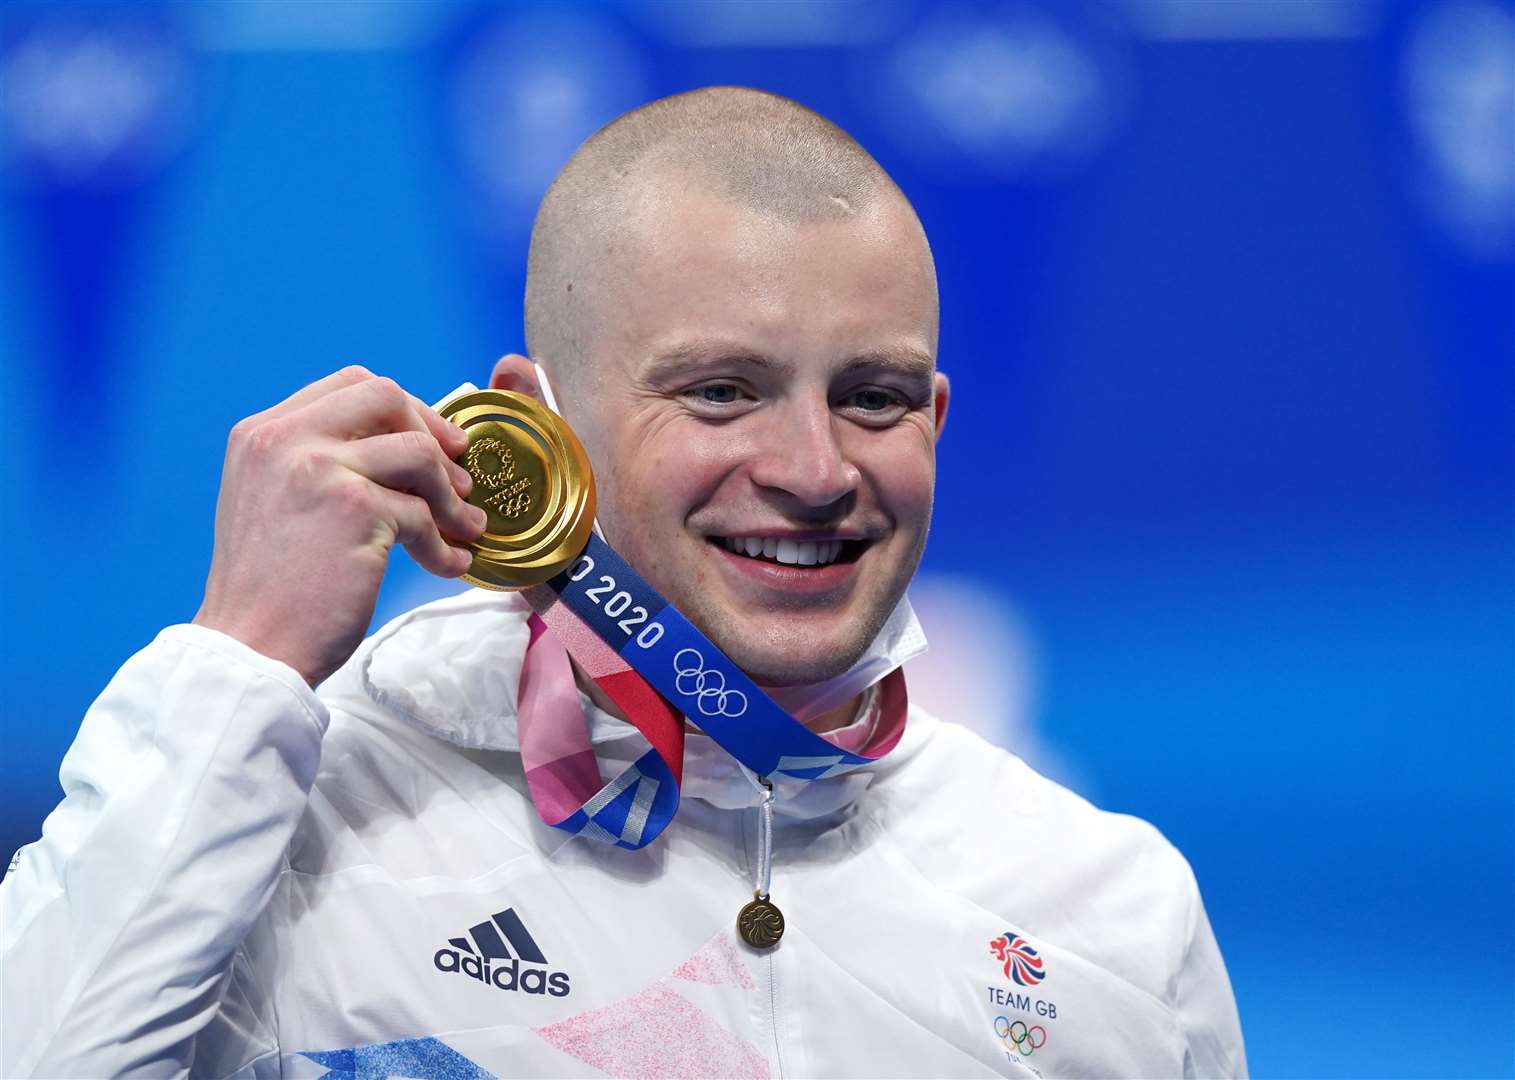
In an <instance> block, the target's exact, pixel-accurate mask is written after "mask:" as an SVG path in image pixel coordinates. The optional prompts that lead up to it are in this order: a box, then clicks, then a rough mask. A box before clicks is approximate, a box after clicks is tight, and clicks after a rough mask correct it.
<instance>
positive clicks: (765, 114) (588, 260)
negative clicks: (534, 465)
mask: <svg viewBox="0 0 1515 1080" xmlns="http://www.w3.org/2000/svg"><path fill="white" fill-rule="evenodd" d="M691 193H699V194H701V195H704V196H713V197H715V198H717V199H720V200H722V201H724V202H729V203H731V204H732V205H734V206H736V207H739V208H741V209H743V210H747V211H750V212H752V213H754V214H756V215H759V216H761V217H763V218H766V219H772V220H774V221H776V222H779V223H782V224H786V225H803V224H810V223H813V222H820V221H826V220H847V219H849V218H857V217H859V216H861V215H864V214H866V213H868V212H869V211H870V210H872V209H875V208H876V204H878V203H879V202H880V201H881V200H888V201H891V202H896V203H897V204H898V205H901V206H903V207H904V208H905V210H906V211H908V213H909V215H910V217H911V219H912V221H914V220H915V217H914V210H913V209H911V208H910V205H909V202H908V200H906V199H905V196H904V195H903V193H901V192H900V190H899V188H898V187H897V186H896V185H895V183H894V181H892V180H891V179H890V178H889V176H888V174H887V173H885V172H884V170H883V169H882V168H881V167H880V166H879V164H878V162H876V161H874V160H873V158H872V156H871V155H869V153H868V152H867V151H866V150H864V149H863V148H862V146H860V145H859V144H858V143H857V141H856V140H855V139H853V138H852V136H850V135H848V134H847V133H846V132H845V131H843V130H842V129H841V128H839V127H837V126H836V125H835V124H833V123H832V122H831V121H829V120H827V119H826V118H824V117H822V116H820V115H819V114H817V113H814V112H812V111H811V110H809V109H807V108H805V107H804V106H802V105H799V104H797V103H795V102H793V101H790V100H789V99H787V98H782V97H779V96H777V95H775V94H769V93H764V92H763V91H759V90H752V89H747V88H743V87H730V86H721V87H707V88H705V89H701V90H693V91H690V92H688V93H684V94H677V95H675V96H673V97H667V98H663V99H661V100H659V101H654V102H652V103H650V104H648V105H644V106H642V107H641V108H639V109H635V110H633V111H632V112H629V113H627V114H625V115H624V116H621V117H620V118H618V119H616V120H614V121H612V122H611V123H610V124H608V125H606V126H605V127H603V128H601V129H600V130H599V131H598V132H596V133H595V134H594V135H593V136H591V137H590V138H589V139H588V140H587V141H586V142H585V143H584V144H583V145H582V146H580V147H579V149H578V150H577V151H576V152H575V153H574V155H573V157H572V158H570V159H569V161H568V164H567V165H566V166H564V168H563V171H562V172H561V173H560V174H559V175H558V177H557V179H556V180H555V181H553V184H552V186H551V187H550V188H549V189H548V190H547V194H546V196H545V197H544V198H543V200H542V205H541V208H540V209H539V210H538V211H537V217H536V222H535V224H534V226H533V228H532V233H531V248H530V252H529V254H528V256H527V264H526V325H525V329H526V347H527V350H528V351H529V352H530V354H531V355H532V357H533V358H534V359H536V360H538V361H540V362H541V363H543V364H544V366H546V367H547V368H548V370H549V371H550V372H551V374H552V377H553V379H554V382H555V383H559V384H563V386H564V389H565V390H567V391H568V394H567V396H568V397H570V398H576V397H578V396H579V390H580V388H581V387H582V385H583V377H584V376H585V374H586V372H585V371H583V370H582V369H583V366H584V365H583V364H582V361H583V359H584V358H585V357H587V356H588V355H589V354H590V353H591V351H592V349H591V343H592V341H593V339H594V336H595V335H596V334H597V333H599V332H600V331H601V330H602V329H603V325H604V324H603V320H604V319H606V318H607V317H609V311H608V310H607V309H608V308H609V305H607V303H606V300H607V299H608V298H609V296H610V295H611V294H612V293H613V291H614V289H615V288H616V287H617V286H618V285H620V284H621V283H623V282H624V281H625V280H626V279H627V278H628V277H629V276H630V272H631V271H632V269H633V268H634V267H635V265H636V261H637V247H638V244H639V243H640V242H641V240H642V235H641V233H640V231H639V226H641V225H643V224H644V223H645V222H646V221H647V219H648V216H649V215H658V216H659V217H660V218H661V219H662V220H667V218H668V216H669V215H670V214H672V215H674V216H676V215H677V210H678V206H679V203H680V200H681V197H684V196H688V195H689V194H691ZM915 224H916V228H919V223H918V221H916V222H915ZM921 236H922V240H923V241H924V232H922V234H921ZM591 381H592V375H591Z"/></svg>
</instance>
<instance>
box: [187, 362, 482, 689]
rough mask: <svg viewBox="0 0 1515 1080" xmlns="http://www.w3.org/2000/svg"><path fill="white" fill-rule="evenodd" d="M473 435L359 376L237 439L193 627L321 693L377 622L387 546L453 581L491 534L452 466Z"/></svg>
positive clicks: (271, 413)
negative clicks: (230, 640)
mask: <svg viewBox="0 0 1515 1080" xmlns="http://www.w3.org/2000/svg"><path fill="white" fill-rule="evenodd" d="M467 447H468V436H466V435H465V434H464V433H463V431H462V430H461V429H460V428H458V427H456V426H455V425H453V424H450V423H448V422H447V421H446V420H443V419H442V418H441V417H440V416H438V415H437V413H436V412H434V411H433V410H432V409H430V408H428V407H427V406H426V405H425V404H423V403H422V402H420V401H418V400H417V399H415V398H413V397H411V396H410V395H409V394H407V393H406V392H405V391H404V390H402V389H400V387H399V386H398V385H397V384H396V383H395V382H394V381H392V380H390V379H384V378H378V377H376V376H374V375H373V374H371V373H370V372H368V371H365V370H364V369H363V368H361V367H349V368H344V369H343V370H341V371H339V372H337V373H336V374H335V375H329V376H327V377H326V378H324V379H322V380H320V381H319V382H315V383H312V384H311V385H309V386H307V387H305V389H303V390H301V391H300V392H299V393H297V394H295V395H294V396H293V397H291V398H289V399H287V400H286V401H283V402H281V403H280V404H278V405H275V406H274V407H273V408H271V409H269V410H267V411H266V412H261V413H258V414H257V415H256V416H250V417H248V418H247V419H246V420H243V421H241V422H240V423H238V424H237V425H236V426H235V427H234V428H232V431H231V438H230V439H229V440H228V441H227V446H226V465H225V468H224V470H223V473H222V477H221V496H220V499H219V501H218V502H217V504H216V547H215V554H214V556H213V557H212V559H211V565H210V579H209V581H208V582H207V583H206V586H205V601H204V603H203V604H202V605H201V606H200V611H199V614H197V615H196V616H195V622H196V623H197V624H198V625H200V626H206V627H209V628H211V629H214V630H220V631H222V632H224V633H227V634H230V635H231V636H232V637H234V638H237V639H238V640H239V641H242V642H244V643H245V644H247V645H250V646H251V647H252V648H254V649H256V650H258V651H259V652H261V653H263V654H264V655H265V656H270V657H273V658H274V659H276V660H282V661H284V662H285V663H286V664H289V665H290V666H291V667H293V668H294V669H295V670H296V671H298V672H299V673H300V674H301V675H303V676H304V677H305V680H306V681H307V682H308V683H310V684H311V686H315V685H316V684H317V683H319V682H320V681H321V680H322V679H324V678H326V677H327V676H328V675H330V674H331V673H332V672H333V671H335V670H336V669H337V668H338V667H340V666H341V665H342V663H343V662H344V661H345V660H346V659H347V658H348V657H349V656H351V655H352V653H353V650H354V649H356V648H357V647H358V643H359V642H360V641H362V639H363V633H364V631H365V630H366V629H367V627H368V622H369V620H370V619H371V618H373V610H374V604H375V603H376V602H377V599H378V593H379V584H380V582H381V581H382V580H383V578H384V567H385V564H386V563H387V561H388V558H389V549H390V548H391V547H393V546H394V545H395V544H396V543H400V544H403V545H405V550H407V551H409V552H410V554H411V556H412V557H413V558H414V559H415V560H416V562H418V563H420V564H421V565H422V566H423V567H425V568H426V569H427V570H430V571H431V572H432V573H434V574H438V575H440V576H442V577H457V576H458V575H459V574H461V573H463V572H464V571H465V570H467V569H468V566H469V563H470V561H471V556H470V554H469V551H468V550H467V548H466V547H464V546H463V545H465V544H467V543H469V542H470V541H472V540H475V539H477V538H478V536H479V535H480V534H481V533H482V532H483V531H484V522H485V514H484V511H483V510H480V509H478V508H477V507H474V506H470V505H469V504H468V503H466V502H464V501H463V496H465V495H467V494H468V492H469V489H470V488H471V487H472V481H471V479H470V477H469V475H468V472H467V471H466V470H465V469H463V468H462V467H461V466H459V465H458V464H456V463H455V462H454V461H452V460H451V459H452V458H454V457H456V456H458V455H459V454H461V453H462V452H463V451H464V450H465V449H467Z"/></svg>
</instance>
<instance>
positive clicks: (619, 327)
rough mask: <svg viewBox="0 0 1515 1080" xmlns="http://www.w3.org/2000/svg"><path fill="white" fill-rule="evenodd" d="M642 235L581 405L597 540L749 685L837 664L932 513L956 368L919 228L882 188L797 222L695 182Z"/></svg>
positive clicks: (601, 325) (620, 268) (920, 540)
mask: <svg viewBox="0 0 1515 1080" xmlns="http://www.w3.org/2000/svg"><path fill="white" fill-rule="evenodd" d="M634 232H635V235H636V236H637V238H638V239H637V240H636V241H635V242H633V243H632V244H631V245H630V249H629V250H628V251H625V252H621V253H617V257H616V262H615V267H616V272H615V274H614V275H613V276H614V277H615V279H616V281H615V283H614V284H613V285H612V286H611V287H610V288H608V289H607V291H606V292H605V293H604V294H603V298H602V300H601V302H600V303H598V304H597V305H596V308H597V310H598V311H599V318H598V320H597V322H598V325H597V326H596V327H595V328H594V330H593V332H591V333H590V335H589V341H588V342H587V343H586V351H587V353H588V355H586V356H585V357H584V358H583V362H584V368H583V375H582V378H580V379H579V380H577V390H578V392H577V393H576V394H575V398H576V400H575V401H574V402H573V406H572V408H571V410H570V417H571V418H572V419H573V420H574V421H575V422H576V423H577V426H578V428H579V430H580V433H581V434H582V435H583V436H584V437H585V442H586V445H587V448H588V450H589V453H590V457H591V460H592V463H593V466H594V469H595V478H596V482H597V485H598V488H599V494H600V503H599V519H600V522H601V524H602V525H603V527H604V529H605V532H606V538H607V539H608V540H609V541H610V542H611V544H613V545H614V546H615V547H616V548H617V550H619V551H620V552H621V553H622V554H623V555H624V556H626V558H627V559H628V560H629V561H630V562H631V564H632V565H633V566H635V567H636V568H637V569H638V570H639V571H641V573H642V574H643V575H644V576H646V578H647V579H648V581H650V582H651V583H652V584H653V585H654V586H655V587H656V588H657V589H658V590H659V591H660V592H661V593H662V594H663V595H664V596H665V597H667V598H668V599H669V600H670V601H671V602H672V603H673V604H674V605H675V606H676V607H678V608H679V609H680V610H681V611H683V612H684V614H685V615H687V616H688V617H689V618H690V619H691V620H692V621H693V622H694V623H695V624H696V625H697V626H699V627H700V628H701V629H702V630H703V631H704V632H705V633H706V634H708V635H709V636H710V638H711V639H712V640H713V641H714V642H715V643H716V644H717V645H719V646H720V647H721V648H722V649H723V650H724V651H725V652H726V653H727V655H729V656H730V657H731V658H732V659H733V660H734V661H735V662H736V663H737V664H738V665H740V666H741V667H742V668H743V669H745V670H746V671H747V672H748V673H749V674H751V675H752V676H753V677H754V678H755V679H757V680H758V681H760V682H764V683H768V684H770V685H793V684H798V683H810V682H818V681H820V680H822V679H826V678H830V677H831V676H833V675H836V674H839V673H840V672H842V671H844V670H846V669H847V668H848V667H850V666H851V665H852V663H853V662H855V661H856V660H857V658H858V657H859V656H861V655H862V652H863V650H864V649H865V648H866V647H867V645H868V643H869V642H870V641H871V640H872V639H873V637H874V636H875V635H876V634H877V632H878V630H879V629H880V627H881V626H882V625H883V623H884V621H885V619H886V618H887V617H888V615H889V612H890V611H891V610H892V609H893V607H894V605H895V604H896V603H897V602H898V600H899V598H900V596H901V595H902V594H903V593H904V590H905V587H906V585H907V584H908V583H909V581H910V578H911V577H912V576H913V575H914V573H915V569H916V566H917V564H918V563H919V561H920V557H921V552H922V549H923V548H924V546H925V542H926V530H927V526H928V524H929V522H930V518H931V498H932V489H933V485H934V481H935V471H936V455H935V442H936V437H937V433H938V430H939V428H940V424H941V421H942V419H943V418H944V416H945V410H946V403H947V384H946V380H945V378H943V377H942V376H941V375H939V374H937V373H936V372H935V368H934V358H935V345H936V317H937V316H936V290H935V279H934V276H933V270H932V266H931V261H930V253H929V251H928V250H927V247H926V244H925V240H924V237H923V236H922V235H921V233H920V229H919V227H918V225H916V223H915V220H914V217H913V215H911V214H910V213H909V212H908V210H906V209H905V208H904V207H903V206H901V205H899V204H897V203H896V202H894V201H892V200H888V199H884V198H881V199H879V200H877V202H876V203H875V205H874V206H873V207H871V208H869V209H868V210H867V211H864V212H863V213H861V214H858V215H857V216H855V217H852V218H850V219H847V220H835V221H833V220H829V219H828V220H825V221H822V222H818V223H814V224H806V225H788V224H782V223H775V222H773V221H771V220H766V219H764V218H762V217H760V216H758V215H756V214H754V213H752V212H750V211H747V210H744V209H741V208H738V207H735V206H733V205H731V204H730V203H727V202H724V201H721V200H719V199H716V198H714V197H704V196H700V195H699V194H697V193H693V194H691V193H687V192H681V193H680V195H679V197H678V198H677V199H676V200H669V201H666V202H661V203H656V204H654V205H650V206H648V207H646V208H645V210H644V211H643V212H642V213H640V214H639V215H637V220H636V222H635V225H634Z"/></svg>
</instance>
